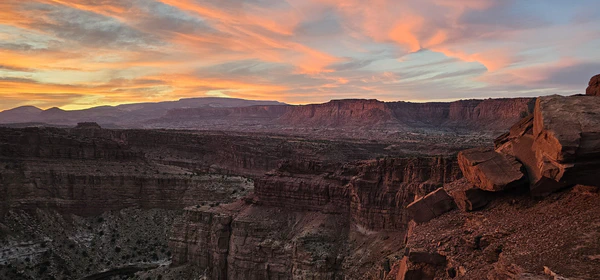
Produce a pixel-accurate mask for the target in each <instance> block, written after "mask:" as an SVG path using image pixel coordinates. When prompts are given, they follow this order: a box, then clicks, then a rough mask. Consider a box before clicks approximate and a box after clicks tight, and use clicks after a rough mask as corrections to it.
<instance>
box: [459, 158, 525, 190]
mask: <svg viewBox="0 0 600 280" xmlns="http://www.w3.org/2000/svg"><path fill="white" fill-rule="evenodd" d="M458 164H459V166H460V169H461V170H462V172H463V175H464V176H465V177H466V178H467V179H469V181H471V183H473V184H474V185H475V186H477V187H478V188H480V189H482V190H486V191H494V192H495V191H503V190H507V189H512V188H516V187H519V186H522V185H523V184H524V183H525V175H524V174H523V172H522V171H521V169H522V165H521V163H519V162H518V161H517V160H516V159H515V158H514V157H511V156H506V155H503V154H500V153H497V152H495V151H494V150H492V149H489V148H474V149H470V150H466V151H462V152H460V153H458Z"/></svg>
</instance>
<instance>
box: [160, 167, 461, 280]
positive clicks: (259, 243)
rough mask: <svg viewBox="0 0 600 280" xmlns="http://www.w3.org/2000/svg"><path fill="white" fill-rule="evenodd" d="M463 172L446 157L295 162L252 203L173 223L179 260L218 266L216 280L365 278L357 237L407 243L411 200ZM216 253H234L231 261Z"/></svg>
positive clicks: (193, 212) (195, 213) (262, 184)
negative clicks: (358, 266)
mask: <svg viewBox="0 0 600 280" xmlns="http://www.w3.org/2000/svg"><path fill="white" fill-rule="evenodd" d="M459 176H460V174H459V172H458V166H457V165H456V161H455V160H453V159H452V158H443V157H439V158H435V157H434V158H399V159H381V160H372V161H361V162H355V163H348V164H339V165H332V164H325V163H321V162H310V161H308V162H307V161H287V162H284V163H282V164H281V165H280V167H279V168H278V169H277V170H275V171H273V172H271V173H269V174H267V175H265V176H264V177H263V178H260V179H257V180H256V181H255V194H254V195H253V196H250V197H248V198H246V199H245V200H244V201H240V202H237V203H234V204H228V205H221V206H219V207H213V208H207V207H204V208H189V209H187V210H186V211H187V213H188V214H186V217H187V218H184V219H183V221H182V222H181V223H178V224H176V225H175V226H174V227H173V235H172V236H173V238H172V239H171V242H170V244H171V248H172V250H173V251H174V252H175V254H174V259H173V262H174V265H194V266H198V265H199V266H200V267H201V268H202V269H207V271H212V272H210V278H211V279H344V277H351V276H350V275H353V276H352V277H358V276H356V275H357V274H351V273H358V272H352V271H354V270H357V269H356V268H353V267H352V266H353V265H355V264H356V263H357V262H358V263H362V262H365V261H366V260H364V259H363V258H364V256H362V255H363V254H365V252H364V250H365V248H362V249H361V246H359V247H358V248H356V247H354V246H356V245H357V244H356V243H357V242H358V241H357V240H356V239H357V238H365V241H364V242H369V243H372V242H377V240H378V239H379V237H380V236H382V235H385V236H387V232H389V233H390V234H391V235H392V236H394V238H393V239H387V238H389V237H386V238H385V239H381V240H380V241H379V242H388V243H389V244H390V245H389V246H388V248H387V249H383V248H382V249H381V250H384V252H385V250H390V252H391V251H393V250H391V249H392V248H395V249H396V250H398V249H400V248H401V246H402V243H403V242H402V241H403V236H404V232H406V227H407V223H408V220H409V217H408V214H407V212H406V211H405V207H406V205H408V204H410V203H411V202H412V201H413V200H414V199H416V198H420V197H423V196H425V195H426V194H427V193H428V192H430V191H431V190H433V189H436V188H439V187H440V186H442V185H443V184H444V183H447V182H450V181H453V180H455V179H457V178H459ZM223 217H225V218H223ZM227 217H228V218H227ZM222 221H231V222H230V223H229V225H225V224H226V223H224V222H223V223H222ZM215 228H218V229H226V228H230V233H229V245H228V246H227V245H223V244H219V245H217V244H216V243H217V241H216V240H221V242H224V241H223V240H226V239H227V238H220V237H219V238H217V237H215V236H214V235H213V234H210V233H209V232H214V229H215ZM219 232H220V230H219ZM217 236H221V235H220V233H219V234H218V235H217ZM357 236H364V237H357ZM367 240H368V241H367ZM392 241H393V242H392ZM358 244H360V243H358ZM378 246H381V245H373V248H379V247H378ZM215 248H218V250H217V249H215ZM216 251H219V252H223V251H227V254H228V256H227V260H228V261H227V263H226V264H224V263H223V262H222V261H221V260H222V259H223V257H222V256H221V255H219V254H220V253H219V254H217V253H215V252H216ZM360 252H362V253H360ZM379 254H381V252H380V253H379ZM211 256H212V257H211ZM209 259H210V260H209ZM361 259H362V260H361ZM207 260H208V261H207ZM223 269H226V270H227V277H228V278H222V275H225V274H224V273H223V272H222V271H223ZM358 271H363V273H364V268H361V269H358ZM358 275H362V274H358Z"/></svg>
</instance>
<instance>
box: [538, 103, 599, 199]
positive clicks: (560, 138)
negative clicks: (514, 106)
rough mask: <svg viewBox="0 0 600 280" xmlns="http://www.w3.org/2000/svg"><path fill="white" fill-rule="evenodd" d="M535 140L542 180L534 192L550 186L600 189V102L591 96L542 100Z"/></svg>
mask: <svg viewBox="0 0 600 280" xmlns="http://www.w3.org/2000/svg"><path fill="white" fill-rule="evenodd" d="M533 137H534V142H533V145H532V150H533V151H534V152H535V157H536V160H537V162H536V167H537V168H538V170H539V173H540V177H541V178H540V180H539V182H534V184H533V185H532V190H533V189H534V188H546V186H547V185H555V186H554V188H560V186H567V185H574V184H584V185H592V186H599V185H600V180H598V172H599V171H600V99H598V98H594V97H590V96H569V97H564V96H546V97H540V98H538V100H537V102H536V106H535V110H534V122H533ZM544 181H545V182H547V183H544ZM552 181H553V182H552ZM555 182H556V183H557V184H556V183H555ZM548 183H549V184H548Z"/></svg>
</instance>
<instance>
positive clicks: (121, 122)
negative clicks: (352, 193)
mask: <svg viewBox="0 0 600 280" xmlns="http://www.w3.org/2000/svg"><path fill="white" fill-rule="evenodd" d="M255 105H270V106H276V105H284V103H281V102H278V101H260V100H245V99H238V98H220V97H203V98H202V97H201V98H185V99H180V100H177V101H165V102H156V103H134V104H123V105H118V106H100V107H94V108H89V109H83V110H62V109H60V108H56V107H53V108H50V109H47V110H42V109H40V108H37V107H34V106H22V107H18V108H14V109H10V110H5V111H2V112H0V123H3V124H8V123H39V122H43V123H48V124H55V125H74V124H76V123H78V122H92V121H93V122H97V123H99V124H101V125H109V126H115V125H116V126H123V127H136V124H139V123H142V122H144V121H147V120H150V119H155V118H159V117H161V116H163V115H165V114H166V113H167V112H168V111H169V110H174V109H185V108H199V107H207V108H231V107H247V106H255Z"/></svg>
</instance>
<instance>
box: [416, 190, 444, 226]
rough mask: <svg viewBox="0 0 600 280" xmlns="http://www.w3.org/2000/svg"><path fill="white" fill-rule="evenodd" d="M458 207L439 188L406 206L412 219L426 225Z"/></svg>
mask: <svg viewBox="0 0 600 280" xmlns="http://www.w3.org/2000/svg"><path fill="white" fill-rule="evenodd" d="M455 207H456V205H455V204H454V200H453V199H452V197H450V196H449V195H448V193H446V191H445V190H444V189H443V188H439V189H437V190H435V191H433V192H431V193H429V194H428V195H426V196H424V197H422V198H420V199H418V200H415V201H414V202H413V203H411V204H409V205H408V206H406V210H407V211H408V213H409V215H410V217H411V218H412V219H413V220H414V221H415V222H417V223H425V222H428V221H430V220H431V219H433V218H435V217H438V216H440V215H442V214H444V213H446V212H448V211H450V210H452V209H454V208H455Z"/></svg>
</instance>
